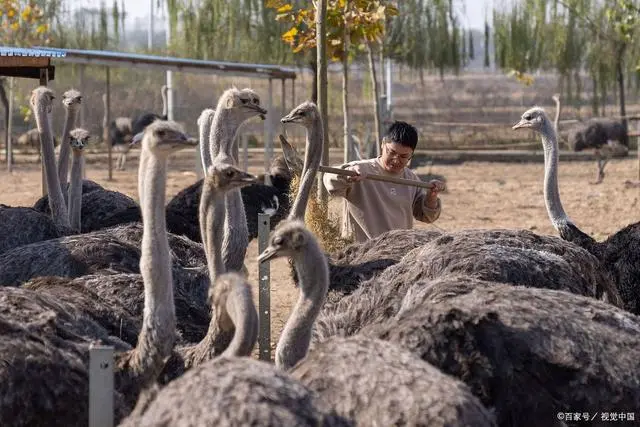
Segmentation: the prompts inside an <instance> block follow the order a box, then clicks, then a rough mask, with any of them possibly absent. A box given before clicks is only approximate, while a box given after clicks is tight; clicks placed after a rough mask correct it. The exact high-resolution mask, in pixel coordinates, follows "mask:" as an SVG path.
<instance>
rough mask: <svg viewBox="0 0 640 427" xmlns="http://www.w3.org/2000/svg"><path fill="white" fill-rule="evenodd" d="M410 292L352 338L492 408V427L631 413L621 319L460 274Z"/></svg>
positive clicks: (638, 368)
mask: <svg viewBox="0 0 640 427" xmlns="http://www.w3.org/2000/svg"><path fill="white" fill-rule="evenodd" d="M411 290H412V292H411V293H409V294H407V295H406V296H405V302H404V303H403V310H402V311H401V312H400V313H398V315H397V316H395V317H394V318H393V319H392V320H389V321H385V322H381V323H378V324H375V325H371V326H369V327H367V328H365V329H363V330H362V331H361V334H363V335H365V336H369V337H375V338H381V339H384V340H387V341H390V342H392V343H394V344H397V345H400V346H402V347H403V348H405V349H407V350H409V351H411V352H412V353H414V354H416V355H418V356H419V357H421V358H422V359H423V360H425V361H427V362H429V363H431V364H433V365H434V366H436V367H437V368H439V369H440V370H442V371H443V372H445V373H446V374H449V375H452V376H454V377H456V378H459V379H461V380H462V381H464V382H465V383H466V384H467V385H468V386H469V387H470V388H471V390H472V392H473V394H474V395H475V396H476V397H478V398H479V399H480V400H481V401H482V403H483V404H484V405H485V406H487V407H492V408H494V410H495V414H496V418H497V421H498V425H499V426H505V427H506V426H520V427H533V426H540V427H542V426H550V425H554V424H555V423H556V422H557V421H556V414H557V413H558V412H572V411H573V410H574V409H573V408H596V407H599V406H607V407H610V408H611V411H613V412H619V411H629V409H625V408H634V407H637V404H638V402H639V401H640V322H639V321H638V318H637V317H635V316H633V315H631V314H630V313H626V312H624V311H623V310H621V309H618V308H616V307H613V306H611V305H610V304H606V303H604V302H601V301H597V300H595V299H593V298H586V297H583V296H581V295H574V294H571V293H569V292H564V291H557V290H550V289H537V288H526V287H516V286H511V285H507V284H499V283H490V282H485V281H482V280H478V279H475V278H471V277H463V276H452V275H450V276H444V277H441V278H439V279H436V280H434V281H431V282H426V283H425V282H422V283H420V284H417V285H416V286H414V287H412V289H411ZM598 421H600V419H598ZM598 421H596V423H595V425H605V424H606V422H604V423H602V422H598Z"/></svg>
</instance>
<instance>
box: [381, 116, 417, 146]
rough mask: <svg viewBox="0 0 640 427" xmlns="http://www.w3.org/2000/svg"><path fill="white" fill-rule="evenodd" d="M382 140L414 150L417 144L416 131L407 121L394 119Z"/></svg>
mask: <svg viewBox="0 0 640 427" xmlns="http://www.w3.org/2000/svg"><path fill="white" fill-rule="evenodd" d="M382 142H385V143H386V142H395V143H397V144H401V145H404V146H406V147H409V148H411V149H412V150H415V149H416V146H417V145H418V131H417V129H416V128H415V127H413V126H411V125H410V124H409V123H407V122H401V121H395V122H393V123H392V124H391V126H389V129H388V130H387V133H386V135H385V136H384V138H383V139H382Z"/></svg>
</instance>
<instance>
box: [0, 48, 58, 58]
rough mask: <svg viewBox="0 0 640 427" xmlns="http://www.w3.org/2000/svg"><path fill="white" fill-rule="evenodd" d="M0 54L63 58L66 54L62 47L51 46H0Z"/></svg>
mask: <svg viewBox="0 0 640 427" xmlns="http://www.w3.org/2000/svg"><path fill="white" fill-rule="evenodd" d="M0 56H44V57H47V58H64V57H65V56H66V52H65V51H64V50H63V49H53V48H24V47H12V46H0Z"/></svg>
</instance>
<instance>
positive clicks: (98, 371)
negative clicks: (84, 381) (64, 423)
mask: <svg viewBox="0 0 640 427" xmlns="http://www.w3.org/2000/svg"><path fill="white" fill-rule="evenodd" d="M112 426H113V347H111V346H92V347H91V348H90V349H89V427H112Z"/></svg>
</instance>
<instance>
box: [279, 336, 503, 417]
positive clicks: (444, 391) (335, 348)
mask: <svg viewBox="0 0 640 427" xmlns="http://www.w3.org/2000/svg"><path fill="white" fill-rule="evenodd" d="M290 373H291V376H292V377H293V378H295V379H296V380H298V381H300V382H301V383H302V384H304V385H305V386H306V387H307V388H309V389H310V390H312V391H313V392H315V394H316V395H317V396H318V397H319V398H320V399H322V400H323V401H324V402H325V403H326V404H327V405H328V406H329V407H331V408H332V409H333V410H334V411H335V412H336V414H337V415H339V416H342V417H344V418H346V419H348V420H352V421H353V422H354V424H355V425H362V426H374V425H379V426H399V425H411V426H433V427H438V426H440V427H445V426H447V427H452V426H458V427H471V426H473V427H480V426H483V427H485V426H486V427H488V426H495V425H496V424H495V421H494V417H493V415H492V414H491V413H490V412H489V411H488V410H487V409H486V408H485V407H484V406H483V405H482V403H480V400H479V399H478V398H477V397H475V396H474V395H473V394H472V393H471V391H470V390H469V388H468V387H467V386H466V385H465V384H464V383H463V382H462V381H460V380H458V379H456V378H453V377H452V376H449V375H446V374H444V373H442V372H441V371H439V370H438V369H437V368H435V367H433V366H432V365H430V364H429V363H425V362H424V361H422V360H421V359H420V358H419V357H418V356H416V355H414V354H411V353H410V352H409V351H407V350H404V349H402V348H400V347H398V346H397V345H395V344H391V343H389V342H385V341H382V340H378V339H371V338H366V337H358V336H355V337H350V338H336V339H332V340H330V341H327V342H326V343H323V345H322V346H319V347H317V348H315V349H314V350H313V352H311V353H310V354H308V355H307V356H306V357H305V358H304V359H303V360H302V361H301V362H300V363H298V364H297V365H296V366H295V367H294V368H293V369H292V370H291V372H290Z"/></svg>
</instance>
